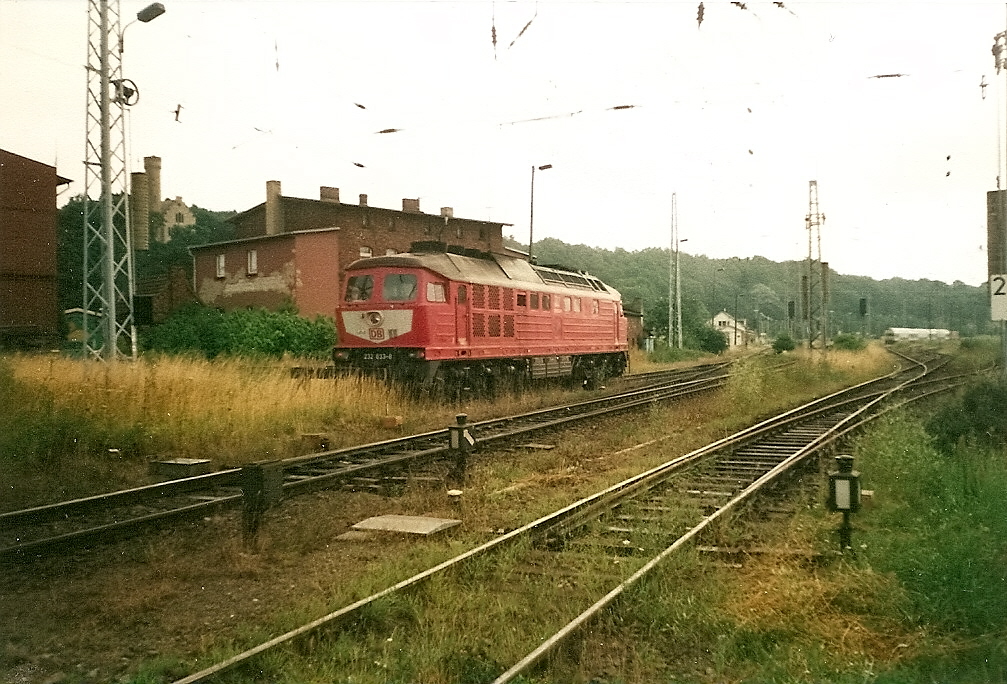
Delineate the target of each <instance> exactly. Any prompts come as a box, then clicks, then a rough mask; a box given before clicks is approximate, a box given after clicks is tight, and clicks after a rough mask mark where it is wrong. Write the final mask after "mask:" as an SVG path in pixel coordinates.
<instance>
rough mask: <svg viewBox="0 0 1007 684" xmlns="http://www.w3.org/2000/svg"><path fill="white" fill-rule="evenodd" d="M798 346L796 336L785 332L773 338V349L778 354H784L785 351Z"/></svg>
mask: <svg viewBox="0 0 1007 684" xmlns="http://www.w3.org/2000/svg"><path fill="white" fill-rule="evenodd" d="M796 348H797V343H796V342H794V338H793V337H791V336H790V335H787V334H786V333H784V334H783V335H780V336H779V337H777V338H776V339H775V340H773V351H774V352H776V353H777V354H782V353H783V352H788V351H794V350H795V349H796Z"/></svg>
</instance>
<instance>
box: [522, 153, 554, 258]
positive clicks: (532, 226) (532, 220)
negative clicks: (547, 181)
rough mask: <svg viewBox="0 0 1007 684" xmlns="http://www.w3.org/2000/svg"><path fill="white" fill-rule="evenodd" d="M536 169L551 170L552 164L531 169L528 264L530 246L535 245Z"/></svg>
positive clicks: (530, 256)
mask: <svg viewBox="0 0 1007 684" xmlns="http://www.w3.org/2000/svg"><path fill="white" fill-rule="evenodd" d="M536 168H538V170H539V171H545V170H546V169H551V168H552V164H543V165H542V166H539V167H536V166H535V165H534V164H533V165H532V167H531V202H530V210H529V215H528V262H529V263H531V262H532V261H534V259H533V258H532V252H531V246H532V245H533V244H535V169H536Z"/></svg>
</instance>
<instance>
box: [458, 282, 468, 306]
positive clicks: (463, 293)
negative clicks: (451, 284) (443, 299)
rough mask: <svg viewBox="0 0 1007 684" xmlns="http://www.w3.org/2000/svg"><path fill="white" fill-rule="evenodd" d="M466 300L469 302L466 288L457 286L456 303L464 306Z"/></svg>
mask: <svg viewBox="0 0 1007 684" xmlns="http://www.w3.org/2000/svg"><path fill="white" fill-rule="evenodd" d="M468 300H469V291H468V288H467V287H465V286H464V285H459V286H458V295H457V301H458V303H459V304H464V303H465V302H467V301H468Z"/></svg>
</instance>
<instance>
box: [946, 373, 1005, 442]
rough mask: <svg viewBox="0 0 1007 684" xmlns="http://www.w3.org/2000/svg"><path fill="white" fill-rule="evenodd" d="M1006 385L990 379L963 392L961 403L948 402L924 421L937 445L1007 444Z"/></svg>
mask: <svg viewBox="0 0 1007 684" xmlns="http://www.w3.org/2000/svg"><path fill="white" fill-rule="evenodd" d="M1005 402H1007V387H1004V386H1003V385H999V384H996V383H992V382H986V383H982V384H980V385H975V386H973V387H971V388H969V389H968V390H966V391H965V395H964V396H963V397H962V400H961V402H960V403H959V402H955V403H952V404H949V405H947V406H945V407H944V408H942V409H941V410H940V411H938V412H937V413H936V414H935V415H934V417H933V418H931V419H930V420H929V421H928V422H927V432H928V433H929V434H930V435H931V436H932V437H933V438H934V441H935V442H936V444H937V446H938V447H939V448H940V449H941V450H942V451H944V452H950V451H952V450H953V449H954V447H955V445H957V444H958V442H959V441H965V442H968V443H970V444H976V445H980V446H984V447H998V446H1003V445H1004V444H1005V443H1007V409H1005V407H1007V403H1005Z"/></svg>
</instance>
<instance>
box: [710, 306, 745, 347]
mask: <svg viewBox="0 0 1007 684" xmlns="http://www.w3.org/2000/svg"><path fill="white" fill-rule="evenodd" d="M745 324H746V321H744V320H740V319H737V320H736V319H735V318H734V316H732V315H731V314H729V313H727V312H726V311H721V312H719V313H718V314H717V315H716V316H714V317H713V328H714V330H719V331H720V332H722V333H724V337H725V338H726V339H727V348H728V349H734V348H735V347H738V346H744V345H745V344H746V340H748V338H749V330H748V327H747V326H746V325H745Z"/></svg>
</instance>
